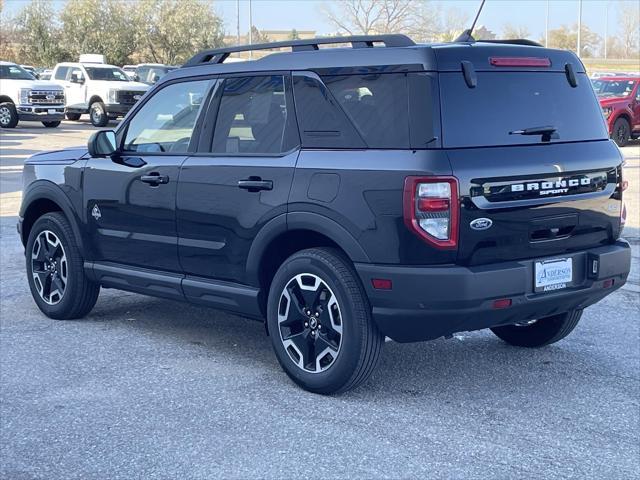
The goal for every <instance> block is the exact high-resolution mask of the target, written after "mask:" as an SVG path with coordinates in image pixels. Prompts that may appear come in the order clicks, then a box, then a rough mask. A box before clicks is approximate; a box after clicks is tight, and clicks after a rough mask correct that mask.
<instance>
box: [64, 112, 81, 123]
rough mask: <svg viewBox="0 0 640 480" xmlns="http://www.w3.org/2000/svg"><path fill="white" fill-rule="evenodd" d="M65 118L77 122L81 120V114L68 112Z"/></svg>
mask: <svg viewBox="0 0 640 480" xmlns="http://www.w3.org/2000/svg"><path fill="white" fill-rule="evenodd" d="M65 116H66V117H67V120H73V121H74V122H75V121H77V120H80V117H81V114H80V113H70V112H67V113H65Z"/></svg>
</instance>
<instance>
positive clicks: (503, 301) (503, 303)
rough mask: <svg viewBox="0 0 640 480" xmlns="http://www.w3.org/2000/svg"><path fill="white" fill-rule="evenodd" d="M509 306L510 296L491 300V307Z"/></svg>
mask: <svg viewBox="0 0 640 480" xmlns="http://www.w3.org/2000/svg"><path fill="white" fill-rule="evenodd" d="M510 306H511V299H510V298H501V299H500V300H494V301H493V308H496V309H499V308H509V307H510Z"/></svg>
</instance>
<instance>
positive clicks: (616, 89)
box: [591, 80, 636, 97]
mask: <svg viewBox="0 0 640 480" xmlns="http://www.w3.org/2000/svg"><path fill="white" fill-rule="evenodd" d="M635 83H636V81H635V80H592V81H591V84H592V85H593V89H594V90H595V91H596V93H597V94H598V96H599V97H628V96H629V95H631V92H632V91H633V86H634V85H635Z"/></svg>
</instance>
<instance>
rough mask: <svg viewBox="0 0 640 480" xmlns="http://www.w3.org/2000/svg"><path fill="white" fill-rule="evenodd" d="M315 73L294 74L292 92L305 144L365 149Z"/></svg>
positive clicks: (314, 146)
mask: <svg viewBox="0 0 640 480" xmlns="http://www.w3.org/2000/svg"><path fill="white" fill-rule="evenodd" d="M314 75H315V74H308V73H300V74H294V77H293V79H294V80H293V91H294V96H295V99H296V112H297V114H298V123H299V125H300V134H301V137H302V145H303V146H304V147H307V148H365V147H366V145H365V143H364V141H363V140H362V137H361V136H360V134H358V132H357V131H356V129H355V128H354V127H353V124H352V123H351V122H350V121H349V119H348V118H347V117H346V115H345V114H344V112H343V110H342V108H340V105H339V104H338V102H337V101H336V99H335V98H333V95H331V92H330V91H329V90H328V89H327V87H326V86H325V85H324V84H323V83H322V82H321V81H320V80H319V79H318V78H317V77H316V76H314Z"/></svg>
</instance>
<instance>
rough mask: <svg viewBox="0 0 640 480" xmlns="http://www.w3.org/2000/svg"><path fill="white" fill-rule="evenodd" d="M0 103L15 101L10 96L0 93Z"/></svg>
mask: <svg viewBox="0 0 640 480" xmlns="http://www.w3.org/2000/svg"><path fill="white" fill-rule="evenodd" d="M0 103H13V104H14V105H15V102H14V101H13V100H11V97H9V96H7V95H0Z"/></svg>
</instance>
